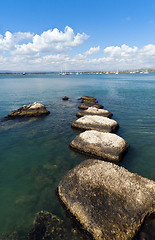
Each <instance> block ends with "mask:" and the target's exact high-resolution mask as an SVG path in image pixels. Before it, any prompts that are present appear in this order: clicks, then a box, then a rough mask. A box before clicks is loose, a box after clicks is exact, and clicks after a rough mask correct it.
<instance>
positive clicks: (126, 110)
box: [0, 73, 155, 235]
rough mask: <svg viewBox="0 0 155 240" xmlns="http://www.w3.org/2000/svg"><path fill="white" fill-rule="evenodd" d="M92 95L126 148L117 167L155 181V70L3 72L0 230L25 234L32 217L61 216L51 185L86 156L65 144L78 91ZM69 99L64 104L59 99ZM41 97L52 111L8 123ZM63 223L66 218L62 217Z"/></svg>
mask: <svg viewBox="0 0 155 240" xmlns="http://www.w3.org/2000/svg"><path fill="white" fill-rule="evenodd" d="M84 95H86V96H93V97H96V98H97V100H98V101H99V103H100V104H102V105H103V106H104V109H106V110H109V111H111V112H112V113H113V117H112V118H113V119H114V120H116V121H117V122H118V123H119V126H120V128H119V130H118V132H117V134H118V135H119V136H121V137H122V138H124V139H125V140H126V141H127V142H128V143H129V145H130V149H129V151H128V153H127V154H126V156H125V157H124V159H123V160H122V161H121V162H120V165H121V166H123V167H125V168H126V169H128V170H129V171H131V172H134V173H137V174H139V175H141V176H143V177H146V178H149V179H152V180H155V73H149V74H140V73H135V74H131V73H119V74H117V75H116V74H79V75H76V74H72V75H58V74H26V75H16V74H15V75H13V74H12V75H11V74H10V75H9V74H8V75H2V74H1V75H0V234H2V235H3V234H5V233H8V232H11V231H12V232H13V231H19V232H22V233H25V234H27V233H28V232H29V231H30V230H31V229H32V227H33V221H34V217H35V214H36V213H37V212H39V211H49V212H51V213H53V214H55V215H56V216H58V217H59V218H61V219H64V220H66V218H67V217H66V215H65V214H64V210H63V208H62V206H61V204H60V202H59V201H58V199H57V197H56V194H55V190H56V188H57V186H58V184H59V182H60V180H61V179H62V178H63V176H64V175H65V174H66V173H67V172H68V171H69V170H70V169H72V168H74V167H75V166H76V165H78V164H79V163H81V162H82V161H84V160H85V159H87V157H86V156H84V155H81V154H78V153H76V152H74V151H72V150H71V149H70V148H69V143H70V142H71V141H72V140H73V139H74V138H75V137H76V136H77V134H79V132H77V131H74V130H73V129H72V128H71V124H72V122H73V121H75V120H76V119H77V117H76V113H77V112H78V111H79V109H78V106H79V105H80V97H81V96H84ZM63 96H68V97H69V100H68V101H62V97H63ZM33 102H39V103H42V104H44V105H45V106H46V108H47V109H48V110H49V111H50V115H48V116H46V117H42V118H38V119H37V118H32V119H20V120H6V119H5V117H6V116H7V115H8V114H9V113H10V112H11V111H13V110H15V109H18V108H20V107H21V106H22V105H28V104H30V103H33ZM66 221H68V220H66Z"/></svg>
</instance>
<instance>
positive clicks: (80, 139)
mask: <svg viewBox="0 0 155 240" xmlns="http://www.w3.org/2000/svg"><path fill="white" fill-rule="evenodd" d="M70 147H71V148H72V149H73V150H76V151H79V152H81V153H83V154H86V155H91V156H93V157H98V158H100V159H103V160H107V161H112V162H119V161H120V160H121V159H122V158H123V156H124V154H125V153H126V152H127V150H128V148H129V145H128V143H127V142H126V141H125V140H124V139H123V138H121V137H119V136H117V135H116V134H113V133H103V132H98V131H95V130H89V131H85V132H83V133H80V134H79V135H78V136H76V137H75V139H74V140H73V141H72V142H71V143H70Z"/></svg>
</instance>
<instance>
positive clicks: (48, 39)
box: [0, 26, 88, 55]
mask: <svg viewBox="0 0 155 240" xmlns="http://www.w3.org/2000/svg"><path fill="white" fill-rule="evenodd" d="M87 38H88V35H86V34H85V33H82V34H80V33H77V34H76V35H75V34H74V31H73V29H72V28H70V27H68V26H67V27H66V28H65V30H64V32H62V31H59V30H58V29H57V28H54V29H53V30H51V29H50V30H48V31H45V32H43V33H42V34H41V35H38V34H35V35H34V34H31V33H21V32H18V33H14V34H12V33H11V32H8V31H7V32H6V33H5V36H4V37H3V36H2V35H0V50H1V51H2V50H3V51H4V50H5V51H9V52H10V53H11V54H13V55H19V54H21V55H23V54H24V55H33V54H37V55H38V54H41V53H61V52H66V51H68V50H70V49H72V48H73V47H77V46H79V45H81V44H83V42H84V40H86V39H87ZM28 39H31V41H29V42H28V43H22V44H21V43H20V41H21V40H28Z"/></svg>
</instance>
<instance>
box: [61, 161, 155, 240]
mask: <svg viewBox="0 0 155 240" xmlns="http://www.w3.org/2000/svg"><path fill="white" fill-rule="evenodd" d="M58 194H59V197H60V199H61V200H62V202H63V203H64V204H65V206H66V208H67V209H68V210H69V211H70V212H71V213H72V214H73V215H74V216H75V217H76V219H77V220H78V222H80V224H81V225H82V226H83V228H84V229H85V230H87V231H88V232H89V233H90V234H91V235H92V236H93V238H94V239H95V240H131V239H133V237H134V236H135V234H136V233H137V231H138V230H139V228H140V227H141V225H142V223H143V221H144V219H145V217H146V216H147V215H150V214H152V213H153V212H155V182H153V181H151V180H149V179H146V178H143V177H141V176H139V175H137V174H134V173H130V172H129V171H127V170H126V169H125V168H123V167H119V166H117V165H115V164H113V163H109V162H104V161H100V160H96V159H89V160H86V161H84V162H82V163H81V164H79V165H78V166H76V167H75V168H74V169H72V170H70V171H69V172H68V173H67V175H66V176H65V177H64V178H63V179H62V180H61V182H60V184H59V186H58ZM143 239H144V238H143Z"/></svg>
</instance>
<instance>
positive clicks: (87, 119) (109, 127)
mask: <svg viewBox="0 0 155 240" xmlns="http://www.w3.org/2000/svg"><path fill="white" fill-rule="evenodd" d="M72 127H73V128H78V129H82V130H98V131H101V132H116V131H117V129H118V128H119V125H118V123H117V122H116V121H115V120H113V119H109V118H107V117H102V116H97V115H92V116H91V115H86V116H84V117H81V118H79V119H77V120H76V121H74V122H73V123H72Z"/></svg>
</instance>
